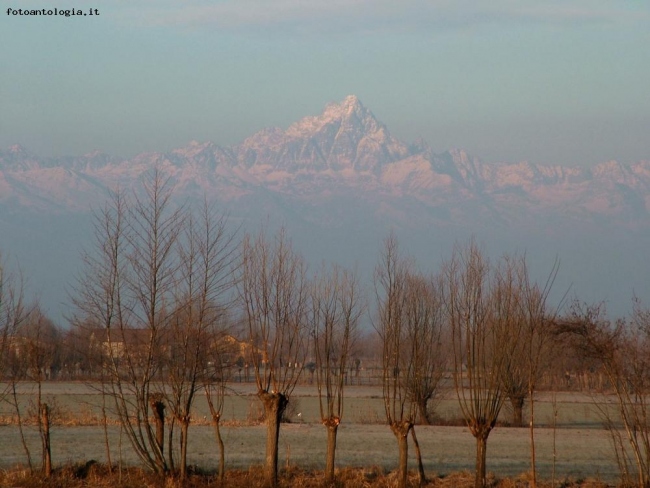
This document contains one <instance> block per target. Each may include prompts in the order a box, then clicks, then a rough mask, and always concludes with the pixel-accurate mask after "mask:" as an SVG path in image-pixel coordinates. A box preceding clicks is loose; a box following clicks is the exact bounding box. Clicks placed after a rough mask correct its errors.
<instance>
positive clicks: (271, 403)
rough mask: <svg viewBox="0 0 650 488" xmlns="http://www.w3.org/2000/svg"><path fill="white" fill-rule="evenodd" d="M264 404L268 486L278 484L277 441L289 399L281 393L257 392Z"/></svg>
mask: <svg viewBox="0 0 650 488" xmlns="http://www.w3.org/2000/svg"><path fill="white" fill-rule="evenodd" d="M258 396H259V397H260V398H261V400H262V403H263V404H264V416H265V419H266V480H267V482H268V484H269V485H270V486H273V487H275V486H277V484H278V443H279V439H280V420H281V419H282V414H283V413H284V410H285V408H287V404H288V403H289V401H288V400H287V397H286V396H285V395H283V394H282V393H268V392H265V391H262V392H260V393H258Z"/></svg>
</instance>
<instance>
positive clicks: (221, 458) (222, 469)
mask: <svg viewBox="0 0 650 488" xmlns="http://www.w3.org/2000/svg"><path fill="white" fill-rule="evenodd" d="M220 420H221V416H220V415H219V414H213V415H212V422H213V424H214V436H215V437H216V438H217V444H219V481H220V482H221V483H223V479H224V477H225V475H226V456H225V453H224V446H223V439H222V438H221V430H219V421H220Z"/></svg>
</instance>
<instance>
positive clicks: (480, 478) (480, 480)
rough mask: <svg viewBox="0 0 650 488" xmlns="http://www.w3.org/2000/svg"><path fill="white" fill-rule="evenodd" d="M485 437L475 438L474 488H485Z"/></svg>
mask: <svg viewBox="0 0 650 488" xmlns="http://www.w3.org/2000/svg"><path fill="white" fill-rule="evenodd" d="M487 438H488V436H487V435H485V434H484V435H479V436H477V437H476V478H475V479H474V488H485V486H487V480H486V452H487Z"/></svg>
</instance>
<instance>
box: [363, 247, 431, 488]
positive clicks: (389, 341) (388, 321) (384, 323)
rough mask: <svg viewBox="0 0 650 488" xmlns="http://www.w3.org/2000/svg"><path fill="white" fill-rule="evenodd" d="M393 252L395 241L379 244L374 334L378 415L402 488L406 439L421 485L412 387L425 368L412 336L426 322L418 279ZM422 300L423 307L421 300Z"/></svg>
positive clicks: (396, 248) (405, 468) (415, 404)
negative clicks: (392, 442) (391, 443)
mask: <svg viewBox="0 0 650 488" xmlns="http://www.w3.org/2000/svg"><path fill="white" fill-rule="evenodd" d="M398 247H399V246H398V243H397V238H396V237H395V235H394V234H391V235H389V236H388V237H387V238H386V240H385V241H384V245H383V248H382V251H381V255H380V261H379V264H378V265H377V267H376V268H375V276H374V281H375V293H376V299H377V306H378V314H377V319H376V323H375V329H376V330H377V333H378V334H379V337H380V338H381V343H382V388H383V398H384V411H385V414H386V420H387V422H388V425H389V426H390V428H391V431H392V432H393V434H394V435H395V438H396V439H397V445H398V449H399V476H398V485H399V486H400V487H405V486H406V485H407V479H408V436H409V433H411V436H412V438H413V442H414V443H415V449H416V456H417V458H418V468H419V475H420V481H421V483H423V482H424V481H425V479H424V469H423V465H422V459H421V455H420V449H419V444H418V442H417V436H416V435H415V419H416V416H417V408H418V407H417V403H416V401H414V400H415V395H414V385H416V384H421V381H420V380H421V379H422V378H421V375H422V374H424V373H423V371H421V370H418V368H420V367H422V366H423V364H425V363H426V361H424V359H423V356H424V355H425V354H426V352H425V351H424V350H421V349H420V345H419V344H418V343H417V341H418V335H420V334H421V333H422V328H421V327H422V326H423V323H422V321H428V319H427V318H425V317H423V316H422V314H421V312H422V310H421V309H420V305H422V304H423V303H424V302H419V301H418V300H419V298H418V293H419V292H420V291H422V290H419V289H418V286H417V285H416V284H419V283H421V278H419V277H416V276H415V275H414V273H413V271H412V269H411V264H410V263H409V261H408V260H405V259H403V258H401V257H400V256H399V248H398ZM410 285H411V286H410ZM409 288H410V289H409ZM422 299H423V300H424V301H427V298H426V297H424V298H422ZM427 305H429V304H428V303H427ZM427 310H429V309H427ZM428 325H429V324H427V326H428ZM418 376H420V378H419V377H418Z"/></svg>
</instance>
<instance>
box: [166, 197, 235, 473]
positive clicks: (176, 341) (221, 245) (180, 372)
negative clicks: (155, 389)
mask: <svg viewBox="0 0 650 488" xmlns="http://www.w3.org/2000/svg"><path fill="white" fill-rule="evenodd" d="M183 227H184V229H183V234H182V236H181V238H180V239H179V243H178V246H179V251H178V253H179V259H180V269H179V273H178V280H177V284H176V290H175V292H174V298H175V302H174V305H173V306H174V309H175V311H174V314H173V315H172V316H171V318H170V324H169V329H168V331H167V335H166V341H167V342H168V353H167V355H166V357H165V358H164V361H163V365H164V368H163V374H164V379H165V380H164V383H165V384H167V385H168V386H169V388H167V389H166V390H164V391H163V392H161V393H163V394H164V397H165V400H166V404H167V405H168V406H169V408H170V409H171V413H172V414H173V416H174V419H175V420H176V421H178V423H179V424H180V428H181V433H180V466H179V470H180V477H181V479H184V478H185V477H186V474H187V447H188V429H189V425H190V418H191V410H192V406H193V404H194V400H195V395H196V393H197V391H198V390H199V389H201V388H203V387H204V385H205V384H206V383H209V381H210V380H211V377H212V376H213V375H212V371H211V368H210V363H211V362H212V361H211V360H212V359H213V358H212V355H211V353H210V351H211V349H214V348H215V347H218V344H216V343H218V341H219V340H220V339H221V338H222V336H223V335H224V334H225V327H224V324H225V322H226V311H227V310H228V309H229V308H230V305H231V304H230V302H231V301H232V297H233V294H232V293H231V292H232V288H233V286H234V281H233V277H234V273H235V271H236V266H237V265H238V264H239V256H238V247H237V243H236V242H235V233H234V232H230V231H229V230H228V228H227V216H226V215H224V214H222V213H218V212H217V210H216V208H215V207H214V206H212V205H210V204H208V202H207V201H204V203H203V207H202V209H201V212H200V216H199V217H198V218H197V217H196V216H195V215H194V214H192V213H190V214H189V215H188V216H187V218H186V220H185V222H184V226H183ZM220 366H221V364H219V365H215V364H214V363H213V364H212V369H214V368H215V367H220ZM206 375H207V378H206Z"/></svg>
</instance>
